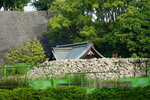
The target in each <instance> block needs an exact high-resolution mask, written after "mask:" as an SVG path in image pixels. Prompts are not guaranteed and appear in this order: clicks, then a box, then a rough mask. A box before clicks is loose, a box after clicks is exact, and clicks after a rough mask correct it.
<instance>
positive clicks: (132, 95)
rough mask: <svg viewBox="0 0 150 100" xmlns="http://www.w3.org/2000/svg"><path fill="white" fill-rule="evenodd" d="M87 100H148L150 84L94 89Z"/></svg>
mask: <svg viewBox="0 0 150 100" xmlns="http://www.w3.org/2000/svg"><path fill="white" fill-rule="evenodd" d="M88 99H89V100H150V86H147V87H113V88H107V87H104V88H101V89H96V90H95V91H93V92H92V93H91V94H89V98H88Z"/></svg>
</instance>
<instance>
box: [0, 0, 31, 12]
mask: <svg viewBox="0 0 150 100" xmlns="http://www.w3.org/2000/svg"><path fill="white" fill-rule="evenodd" d="M29 2H30V0H0V8H2V7H3V8H4V11H7V10H10V11H23V7H24V6H26V5H27V4H28V3H29Z"/></svg>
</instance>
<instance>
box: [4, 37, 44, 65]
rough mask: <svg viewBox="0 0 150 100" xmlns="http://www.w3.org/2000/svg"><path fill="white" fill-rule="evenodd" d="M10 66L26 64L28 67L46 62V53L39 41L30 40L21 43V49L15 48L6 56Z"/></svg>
mask: <svg viewBox="0 0 150 100" xmlns="http://www.w3.org/2000/svg"><path fill="white" fill-rule="evenodd" d="M6 60H7V63H8V64H12V65H15V64H17V63H26V64H27V65H37V64H40V63H42V62H43V61H44V60H45V52H44V50H43V47H42V45H41V44H40V42H39V40H38V39H37V38H35V39H34V40H28V41H27V42H26V43H22V42H21V43H20V47H14V48H11V49H10V50H9V52H8V53H7V54H6Z"/></svg>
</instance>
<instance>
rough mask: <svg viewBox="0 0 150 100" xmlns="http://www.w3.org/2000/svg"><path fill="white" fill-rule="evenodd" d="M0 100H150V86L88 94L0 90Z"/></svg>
mask: <svg viewBox="0 0 150 100" xmlns="http://www.w3.org/2000/svg"><path fill="white" fill-rule="evenodd" d="M0 100H150V86H147V87H136V88H135V87H134V88H133V87H113V88H106V87H104V88H99V89H96V90H95V91H93V92H92V93H90V94H86V89H85V88H80V87H70V86H68V87H49V88H48V89H45V90H37V89H32V88H17V89H14V90H4V89H0Z"/></svg>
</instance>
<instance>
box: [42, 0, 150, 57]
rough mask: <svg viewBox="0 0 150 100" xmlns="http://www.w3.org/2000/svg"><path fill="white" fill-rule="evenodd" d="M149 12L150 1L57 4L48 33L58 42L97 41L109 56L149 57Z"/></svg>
mask: <svg viewBox="0 0 150 100" xmlns="http://www.w3.org/2000/svg"><path fill="white" fill-rule="evenodd" d="M148 9H149V0H56V1H54V2H53V3H52V6H51V7H50V9H49V11H50V13H54V14H55V16H54V17H53V18H51V19H50V20H49V23H48V25H47V26H48V28H49V30H48V31H44V33H45V34H48V35H49V36H50V37H51V38H53V39H56V40H58V39H62V38H68V39H69V40H71V42H79V41H87V40H91V41H94V42H95V44H96V47H97V49H98V50H99V51H100V52H101V53H102V54H104V55H105V56H111V55H112V54H113V53H117V54H119V55H121V56H122V57H131V56H132V55H135V54H136V55H137V56H139V57H149V56H148V53H149V48H148V47H149V46H148V47H147V46H146V44H147V43H149V40H150V39H149V24H148V23H149V17H148V16H149V10H148ZM146 34H147V35H146ZM144 43H145V45H144ZM144 52H146V53H144ZM134 57H135V56H134Z"/></svg>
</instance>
